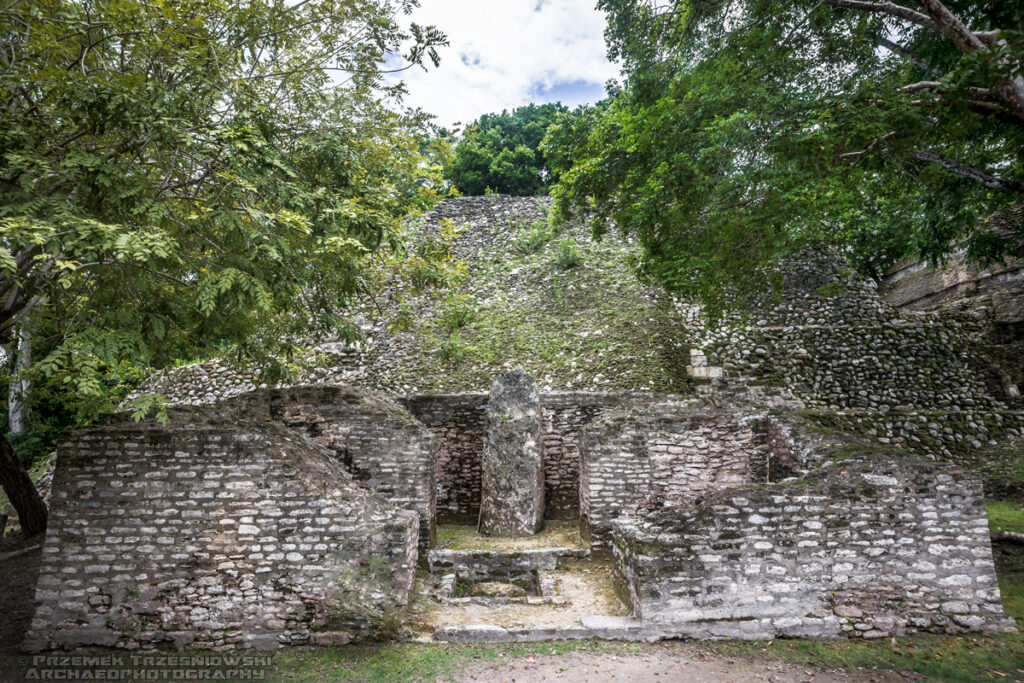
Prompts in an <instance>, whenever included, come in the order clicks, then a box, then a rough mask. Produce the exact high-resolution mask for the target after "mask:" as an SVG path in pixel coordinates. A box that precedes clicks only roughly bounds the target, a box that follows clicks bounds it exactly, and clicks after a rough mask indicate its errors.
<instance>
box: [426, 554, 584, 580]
mask: <svg viewBox="0 0 1024 683" xmlns="http://www.w3.org/2000/svg"><path fill="white" fill-rule="evenodd" d="M588 555H590V550H589V549H587V548H563V547H558V548H529V549H524V550H473V549H470V550H440V549H439V550H431V551H430V552H429V553H427V566H428V567H429V569H430V572H431V573H432V574H452V573H456V574H462V575H465V576H467V577H468V576H479V577H485V576H494V575H499V574H509V573H515V572H524V571H530V570H535V569H554V568H555V567H556V565H557V564H558V560H559V559H560V558H563V557H587V556H588Z"/></svg>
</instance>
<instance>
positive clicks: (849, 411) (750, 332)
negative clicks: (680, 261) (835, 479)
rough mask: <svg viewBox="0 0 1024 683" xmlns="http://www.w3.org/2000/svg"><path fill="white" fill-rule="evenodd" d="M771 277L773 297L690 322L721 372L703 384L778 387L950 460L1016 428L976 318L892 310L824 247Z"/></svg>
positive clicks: (853, 423) (874, 432) (1015, 411)
mask: <svg viewBox="0 0 1024 683" xmlns="http://www.w3.org/2000/svg"><path fill="white" fill-rule="evenodd" d="M779 276H780V277H781V278H782V284H783V287H782V292H781V296H780V297H779V298H777V299H765V300H763V301H757V302H751V305H750V306H749V307H748V310H747V312H746V315H745V317H740V316H737V317H731V318H729V319H728V320H727V321H725V322H724V323H722V324H720V325H718V326H715V327H713V328H703V327H702V326H700V325H695V326H692V327H691V328H690V329H691V334H692V335H693V336H694V338H695V339H696V340H697V344H696V346H695V349H697V355H698V358H699V360H700V363H701V364H702V365H703V364H706V365H708V366H709V367H712V368H716V369H717V371H720V372H721V379H718V380H715V381H714V382H713V385H712V386H711V387H709V388H708V389H707V390H708V391H710V392H714V391H716V390H717V391H719V392H721V393H725V394H730V395H731V394H740V395H745V396H747V397H748V398H750V397H754V398H757V399H758V400H760V401H762V402H764V401H766V399H765V397H766V396H768V395H769V394H772V392H776V393H780V394H781V395H784V396H785V397H786V398H787V399H792V400H793V401H795V402H796V404H797V405H799V406H800V407H802V408H803V409H806V410H809V411H814V412H818V413H819V414H821V415H823V416H824V417H825V418H826V419H827V420H828V421H831V422H835V423H836V426H837V427H838V428H841V429H843V430H847V431H851V432H853V433H856V434H860V435H863V436H866V437H869V438H872V439H875V440H877V442H878V443H879V444H880V445H882V446H883V447H888V446H901V447H905V448H908V449H911V450H914V451H916V452H918V453H921V454H924V455H926V456H928V457H938V458H946V459H954V460H960V461H962V462H968V461H969V457H970V455H971V453H973V452H975V451H977V450H978V449H981V448H983V447H986V446H994V445H996V444H997V442H998V441H999V440H1000V439H1002V438H1004V437H1006V436H1013V435H1018V434H1019V433H1020V431H1019V430H1020V428H1021V426H1022V425H1024V420H1022V419H1021V415H1020V413H1019V407H1020V404H1019V400H1018V399H1016V398H1015V397H1014V396H1013V393H1012V392H1010V391H1009V390H1008V387H1007V386H1005V385H1006V382H1005V381H1004V378H1002V377H1001V374H1000V372H999V371H998V369H997V368H996V367H995V366H994V365H993V364H991V363H988V362H986V360H985V358H984V357H983V356H982V354H980V353H979V352H978V348H979V346H980V345H982V343H983V341H984V334H985V329H984V325H983V324H982V323H981V322H979V321H978V320H976V319H974V318H972V317H971V316H965V315H959V314H939V313H914V314H909V313H901V312H899V311H897V310H896V309H894V308H893V307H892V306H890V305H888V304H887V303H885V302H884V301H882V300H881V299H880V298H879V297H878V293H877V291H876V289H875V287H874V285H873V284H872V283H869V282H866V281H864V280H863V279H860V278H858V277H857V276H856V275H855V274H854V273H853V271H852V270H850V269H849V268H848V267H847V266H846V265H845V264H844V262H843V261H842V260H841V259H840V258H839V257H838V256H836V255H835V254H833V253H831V252H827V251H825V252H815V253H811V254H808V255H805V256H804V257H803V258H800V259H793V260H790V261H787V262H785V263H783V264H782V265H780V266H779ZM701 369H702V370H706V368H701Z"/></svg>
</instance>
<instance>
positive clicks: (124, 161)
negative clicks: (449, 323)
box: [0, 0, 451, 423]
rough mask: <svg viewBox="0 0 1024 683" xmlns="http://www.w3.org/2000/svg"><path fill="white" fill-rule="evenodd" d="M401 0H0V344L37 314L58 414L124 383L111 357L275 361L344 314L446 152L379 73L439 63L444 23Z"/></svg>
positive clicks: (426, 194)
mask: <svg viewBox="0 0 1024 683" xmlns="http://www.w3.org/2000/svg"><path fill="white" fill-rule="evenodd" d="M417 4H418V3H417V2H416V1H415V0H383V1H380V0H355V1H354V2H348V3H345V4H344V7H340V6H338V5H337V4H336V3H334V2H332V1H331V0H311V1H310V2H302V3H294V2H285V1H284V0H259V1H257V2H250V3H235V2H229V1H228V0H183V1H181V2H174V3H157V4H153V3H144V2H138V1H135V0H83V1H74V2H73V1H70V0H39V1H37V2H35V1H34V2H31V3H24V2H15V3H8V4H6V5H5V6H4V7H3V8H0V63H2V66H0V102H2V107H0V111H2V112H3V113H2V114H0V117H2V122H0V294H2V297H3V301H4V306H3V307H2V308H0V343H7V342H8V341H9V340H10V336H11V331H12V329H13V328H14V326H15V325H16V324H27V325H31V326H40V325H41V326H44V327H46V328H47V329H48V330H50V331H51V332H52V334H49V335H47V339H49V340H50V343H49V345H48V347H47V348H46V349H45V350H44V352H43V353H39V354H37V355H36V358H37V359H38V361H37V363H36V364H35V366H34V368H33V372H35V373H37V377H36V386H37V387H38V389H39V391H43V392H46V393H47V394H48V395H49V396H50V398H51V399H52V400H54V401H58V402H63V403H64V404H65V406H64V407H65V408H66V409H67V411H70V413H73V416H72V417H71V422H72V423H74V422H77V421H80V420H84V419H86V416H87V415H90V414H91V415H95V414H98V413H100V412H103V411H104V410H109V409H110V408H111V407H112V406H113V405H116V402H117V401H119V400H120V399H121V398H123V395H124V392H123V391H122V390H123V389H124V385H125V384H126V383H127V382H128V380H129V378H128V377H127V376H126V375H125V374H124V373H123V372H122V370H119V368H122V364H123V363H129V364H130V365H131V366H132V368H145V367H147V366H150V365H155V366H157V367H164V366H168V365H173V364H174V362H175V360H176V359H179V358H182V357H203V356H207V355H209V354H211V353H214V352H216V351H217V350H223V349H231V351H232V353H233V354H235V356H236V357H237V359H239V360H242V361H245V362H258V363H261V364H264V366H265V367H266V368H268V370H267V372H268V374H267V377H268V378H270V377H271V376H272V375H275V373H276V375H277V376H280V375H281V374H282V373H285V372H286V371H287V368H286V365H285V362H284V361H286V360H287V358H288V355H289V354H290V353H293V352H294V350H293V349H292V347H291V346H290V345H289V344H288V343H287V342H286V341H284V340H287V339H289V338H293V337H294V336H296V335H298V334H302V333H305V332H308V331H311V330H312V331H341V332H342V333H343V334H344V333H345V330H350V329H352V326H351V325H348V324H347V321H346V318H345V311H346V308H347V307H348V306H349V305H350V304H351V303H352V301H353V300H354V298H355V297H357V296H361V293H362V292H364V291H365V290H366V289H367V288H369V287H372V286H374V285H375V284H377V283H379V282H380V281H381V280H382V279H383V276H382V275H380V271H381V270H382V269H390V268H392V267H397V266H396V264H397V262H398V261H399V260H401V259H402V258H403V257H405V256H406V254H404V253H403V252H401V251H400V250H398V251H396V250H395V249H391V248H390V247H391V245H393V244H396V243H397V242H399V237H400V235H401V233H402V230H403V227H402V226H403V223H402V220H403V218H404V217H405V216H406V214H407V213H408V212H409V211H410V210H414V211H415V210H422V209H425V208H429V207H430V206H431V205H432V204H433V202H435V201H437V199H438V198H439V197H440V196H441V193H442V192H443V189H444V181H443V179H442V178H441V168H442V167H443V166H444V165H446V164H447V163H448V160H449V157H450V156H451V145H450V140H449V139H448V135H447V133H445V132H444V131H439V130H437V129H435V128H433V127H431V126H430V125H429V122H428V120H427V119H426V118H425V117H424V116H423V115H422V114H420V113H418V112H406V111H403V110H401V109H399V108H398V107H395V106H392V104H391V101H392V100H393V99H394V98H395V97H397V96H399V95H400V94H401V86H393V85H389V84H388V83H387V82H386V81H385V80H384V77H383V76H382V74H381V73H380V63H381V61H382V60H383V58H384V57H385V56H387V57H388V58H389V59H391V60H394V59H397V58H399V56H401V58H402V59H403V60H404V65H406V66H414V65H422V64H424V63H430V62H434V63H436V62H437V54H436V52H435V48H436V46H438V45H441V44H445V43H446V39H445V37H444V36H443V35H442V34H441V33H440V32H438V31H437V30H436V29H434V28H433V27H424V26H418V25H416V24H411V25H409V26H403V25H402V24H401V23H400V17H401V15H402V14H403V12H404V13H408V12H409V11H410V10H411V9H412V8H413V7H415V6H416V5H417ZM335 71H340V72H344V73H345V74H347V78H346V79H345V80H344V81H342V84H341V85H335V84H334V81H333V80H332V76H331V74H332V73H333V72H335ZM383 251H388V254H389V257H382V256H381V253H382V252H383ZM414 256H415V257H416V258H415V259H414V261H415V263H413V264H410V265H409V269H414V268H416V267H419V268H421V269H422V270H423V271H429V270H430V268H431V263H430V259H431V258H432V256H433V253H432V252H431V253H418V254H415V255H414ZM435 276H436V274H435V273H430V272H424V273H422V274H421V277H420V278H419V281H418V282H417V284H425V283H428V282H433V281H435V280H437V279H440V278H438V277H435ZM40 321H42V322H40ZM36 336H37V337H38V336H39V335H36ZM279 358H280V359H283V360H271V359H279ZM133 371H134V370H133ZM58 394H61V395H62V396H63V398H61V397H58ZM72 404H75V405H72Z"/></svg>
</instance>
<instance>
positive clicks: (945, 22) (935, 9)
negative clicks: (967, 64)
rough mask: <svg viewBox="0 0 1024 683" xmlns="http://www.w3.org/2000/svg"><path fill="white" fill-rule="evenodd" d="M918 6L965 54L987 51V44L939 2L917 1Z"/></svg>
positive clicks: (936, 0) (936, 27)
mask: <svg viewBox="0 0 1024 683" xmlns="http://www.w3.org/2000/svg"><path fill="white" fill-rule="evenodd" d="M917 4H918V5H920V6H921V8H922V9H923V10H924V11H925V12H926V13H927V15H928V16H929V17H930V18H931V20H932V22H933V23H934V26H933V28H935V29H938V31H939V33H941V34H942V35H944V36H946V37H947V38H949V39H950V40H951V41H953V44H954V45H956V46H957V48H958V49H959V50H960V51H961V52H963V53H964V54H970V53H971V52H975V51H977V50H984V49H985V43H983V42H982V41H981V39H980V38H979V37H978V36H976V35H974V33H972V32H971V31H970V29H968V28H967V26H965V25H964V23H963V22H962V21H960V20H959V19H958V18H957V17H956V15H954V14H953V13H952V12H950V11H949V9H948V8H947V7H946V6H945V5H943V4H942V3H941V2H939V0H917Z"/></svg>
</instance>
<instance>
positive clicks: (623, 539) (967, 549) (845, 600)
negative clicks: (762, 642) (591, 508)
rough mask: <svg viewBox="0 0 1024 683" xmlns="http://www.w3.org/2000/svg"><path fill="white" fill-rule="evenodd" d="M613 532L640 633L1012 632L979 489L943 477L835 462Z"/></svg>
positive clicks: (958, 477) (893, 463)
mask: <svg viewBox="0 0 1024 683" xmlns="http://www.w3.org/2000/svg"><path fill="white" fill-rule="evenodd" d="M613 527H614V531H613V538H614V542H613V549H614V552H615V556H616V562H615V567H616V572H617V580H618V583H619V586H620V587H621V589H622V593H623V595H624V596H625V597H626V598H627V599H628V600H629V602H630V605H631V606H632V608H633V612H634V614H635V615H636V616H638V617H640V618H641V619H643V620H645V621H654V622H666V623H685V622H704V623H706V624H710V625H713V626H714V629H715V632H716V634H717V635H718V636H719V637H724V636H731V637H741V638H774V637H815V638H818V637H832V636H840V635H845V636H851V637H852V636H860V637H864V638H878V637H882V636H888V635H902V634H904V633H906V632H911V631H939V632H944V633H956V632H960V631H968V630H970V631H990V632H992V631H1006V630H1010V631H1012V630H1014V625H1013V620H1012V619H1010V618H1008V617H1006V616H1005V615H1004V614H1003V610H1002V605H1001V602H1000V595H999V586H998V584H997V583H996V577H995V572H994V567H993V562H992V546H991V544H990V542H989V537H988V522H987V519H986V516H985V507H984V498H983V495H982V491H981V485H980V481H979V479H978V477H976V476H974V475H971V474H969V473H967V472H964V471H962V470H958V469H955V468H950V467H949V466H947V465H942V464H936V463H932V462H927V461H925V460H921V459H918V458H905V457H900V456H898V455H894V456H893V457H892V458H891V459H889V460H887V461H885V462H877V461H872V462H868V461H864V460H848V461H841V462H834V463H832V464H831V465H830V466H828V467H826V468H824V469H822V470H820V471H818V472H816V473H815V474H813V475H811V476H809V477H807V478H803V479H799V480H795V481H791V482H788V483H779V484H768V485H762V486H757V487H753V486H744V487H736V488H730V489H727V490H720V491H715V492H713V493H709V494H707V495H705V496H703V497H701V498H700V499H699V500H698V501H697V502H696V503H695V504H694V505H692V506H674V507H668V508H664V509H662V510H658V511H655V512H653V513H652V514H650V515H648V516H646V517H645V518H644V519H642V520H640V521H637V520H619V521H615V522H613Z"/></svg>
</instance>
